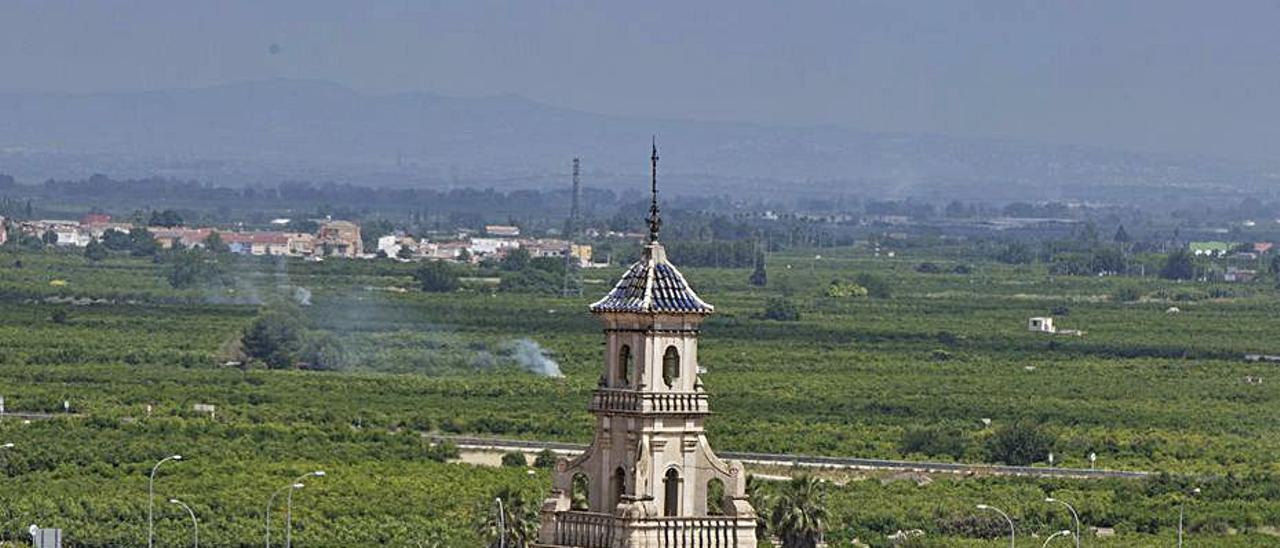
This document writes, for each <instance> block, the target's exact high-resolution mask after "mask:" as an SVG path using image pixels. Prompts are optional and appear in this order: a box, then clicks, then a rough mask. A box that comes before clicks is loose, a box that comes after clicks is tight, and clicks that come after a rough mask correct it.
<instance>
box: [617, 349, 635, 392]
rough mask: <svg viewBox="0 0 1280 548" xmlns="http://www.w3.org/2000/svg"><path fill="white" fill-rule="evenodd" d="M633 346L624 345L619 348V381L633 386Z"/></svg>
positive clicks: (623, 384) (624, 384)
mask: <svg viewBox="0 0 1280 548" xmlns="http://www.w3.org/2000/svg"><path fill="white" fill-rule="evenodd" d="M633 359H634V358H632V357H631V347H630V346H628V345H625V344H624V345H622V348H619V349H618V383H619V384H621V385H622V386H631V362H632V360H633Z"/></svg>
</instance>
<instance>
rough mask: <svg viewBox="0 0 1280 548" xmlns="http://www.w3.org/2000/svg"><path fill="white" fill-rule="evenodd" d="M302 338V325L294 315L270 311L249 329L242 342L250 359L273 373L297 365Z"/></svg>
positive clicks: (255, 321) (241, 339)
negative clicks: (260, 362) (294, 362)
mask: <svg viewBox="0 0 1280 548" xmlns="http://www.w3.org/2000/svg"><path fill="white" fill-rule="evenodd" d="M301 337H302V326H301V323H300V322H299V321H298V320H297V319H296V318H294V317H293V316H292V315H289V314H285V313H283V312H279V311H270V312H267V313H266V314H263V315H261V316H259V317H258V318H257V319H256V320H254V321H253V323H251V324H249V326H248V327H246V328H245V330H244V334H243V335H242V336H241V338H240V341H241V344H242V345H243V347H244V353H245V355H246V356H248V357H250V358H253V359H256V360H261V361H262V362H263V363H265V364H267V367H270V368H272V369H282V368H286V367H289V366H291V365H293V361H294V359H295V356H296V354H297V352H298V349H299V344H300V341H301Z"/></svg>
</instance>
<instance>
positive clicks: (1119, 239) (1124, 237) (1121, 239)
mask: <svg viewBox="0 0 1280 548" xmlns="http://www.w3.org/2000/svg"><path fill="white" fill-rule="evenodd" d="M1111 239H1112V241H1114V242H1115V243H1118V244H1127V243H1129V242H1130V241H1132V240H1131V239H1130V238H1129V233H1128V232H1126V231H1125V229H1124V225H1120V228H1117V229H1116V235H1115V237H1113V238H1111Z"/></svg>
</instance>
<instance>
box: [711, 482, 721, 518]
mask: <svg viewBox="0 0 1280 548" xmlns="http://www.w3.org/2000/svg"><path fill="white" fill-rule="evenodd" d="M707 515H708V516H722V515H724V482H723V481H720V478H711V479H710V480H707Z"/></svg>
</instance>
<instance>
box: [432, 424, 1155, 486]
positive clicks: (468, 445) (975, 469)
mask: <svg viewBox="0 0 1280 548" xmlns="http://www.w3.org/2000/svg"><path fill="white" fill-rule="evenodd" d="M427 438H429V439H431V440H432V441H434V442H436V443H440V442H448V443H452V444H453V445H456V446H457V447H458V448H459V449H468V450H482V451H483V450H488V451H521V452H525V453H536V452H539V451H542V450H544V449H550V450H551V451H554V452H556V453H560V454H574V455H576V454H579V453H582V452H583V451H585V450H586V448H587V446H586V445H582V444H577V443H564V442H555V441H530V440H512V439H502V438H483V437H474V436H449V435H427ZM716 454H718V455H719V456H720V457H721V458H723V459H727V460H738V461H742V462H743V463H744V464H752V465H757V466H761V465H763V466H786V467H799V468H818V469H827V470H841V469H845V470H899V471H911V472H925V473H948V474H964V475H993V476H1022V477H1034V478H1074V479H1112V478H1120V479H1142V478H1145V477H1147V476H1150V475H1152V474H1151V473H1150V472H1140V471H1133V470H1105V469H1100V468H1060V467H1046V466H1007V465H1003V464H967V463H956V462H927V461H907V460H890V459H864V458H857V457H829V456H818V455H790V454H783V453H741V452H733V451H725V452H717V453H716Z"/></svg>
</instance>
